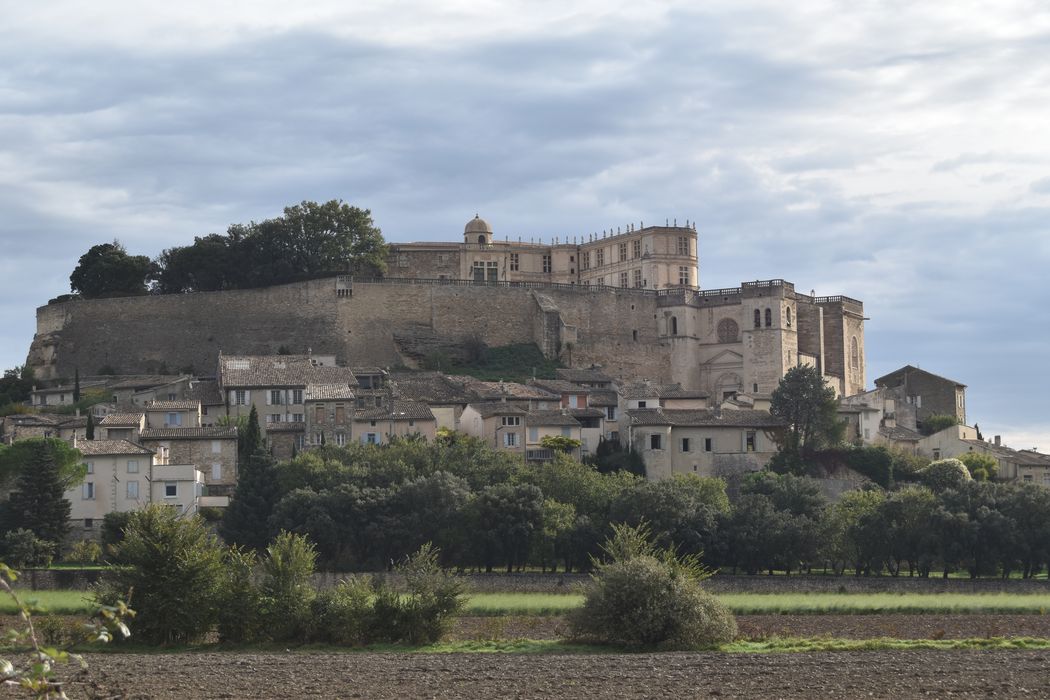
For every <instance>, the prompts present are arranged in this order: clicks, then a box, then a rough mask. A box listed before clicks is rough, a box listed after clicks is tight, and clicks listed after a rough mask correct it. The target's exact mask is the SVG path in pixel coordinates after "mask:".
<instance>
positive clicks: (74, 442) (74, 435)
mask: <svg viewBox="0 0 1050 700" xmlns="http://www.w3.org/2000/svg"><path fill="white" fill-rule="evenodd" d="M73 449H74V450H75V449H77V431H75V430H74V431H73Z"/></svg>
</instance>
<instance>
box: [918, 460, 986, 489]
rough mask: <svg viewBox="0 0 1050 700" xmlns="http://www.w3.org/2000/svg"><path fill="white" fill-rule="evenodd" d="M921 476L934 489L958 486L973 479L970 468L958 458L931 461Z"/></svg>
mask: <svg viewBox="0 0 1050 700" xmlns="http://www.w3.org/2000/svg"><path fill="white" fill-rule="evenodd" d="M920 476H921V477H922V482H923V483H924V484H926V485H927V486H929V487H930V488H931V489H933V490H934V491H944V490H945V489H954V488H958V487H959V486H962V485H963V484H964V483H966V482H967V481H973V477H971V476H970V470H969V469H967V468H966V465H965V464H963V463H962V462H960V461H959V460H957V459H939V460H937V461H936V462H930V464H929V466H927V467H926V468H925V469H923V470H922V473H921V475H920Z"/></svg>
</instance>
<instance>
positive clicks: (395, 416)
mask: <svg viewBox="0 0 1050 700" xmlns="http://www.w3.org/2000/svg"><path fill="white" fill-rule="evenodd" d="M362 420H434V414H433V413H431V412H430V406H427V405H426V404H425V403H420V402H419V401H398V400H396V399H395V400H394V406H393V409H390V408H388V407H386V406H383V407H381V408H373V409H370V410H364V411H358V412H357V413H356V414H354V421H362Z"/></svg>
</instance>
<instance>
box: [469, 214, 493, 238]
mask: <svg viewBox="0 0 1050 700" xmlns="http://www.w3.org/2000/svg"><path fill="white" fill-rule="evenodd" d="M463 233H464V234H468V233H473V234H478V233H488V234H491V233H492V227H491V226H489V222H487V221H485V220H484V219H482V218H481V217H480V216H478V215H477V214H475V215H474V218H473V219H471V220H470V221H468V222H467V225H466V226H465V227H464V228H463Z"/></svg>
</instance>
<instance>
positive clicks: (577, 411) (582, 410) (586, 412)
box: [566, 408, 605, 418]
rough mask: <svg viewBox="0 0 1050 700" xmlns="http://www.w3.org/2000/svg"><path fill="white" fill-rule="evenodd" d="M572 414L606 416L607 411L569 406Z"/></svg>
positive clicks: (585, 416)
mask: <svg viewBox="0 0 1050 700" xmlns="http://www.w3.org/2000/svg"><path fill="white" fill-rule="evenodd" d="M566 410H568V412H569V415H570V416H573V417H575V418H604V417H605V411H603V410H601V409H598V408H569V409H566Z"/></svg>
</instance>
